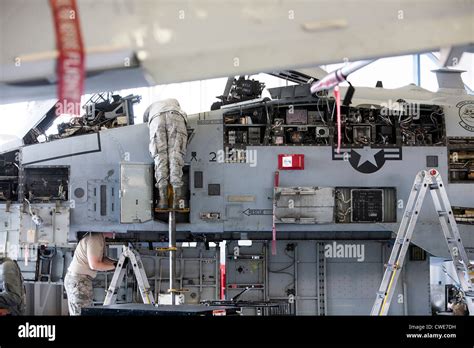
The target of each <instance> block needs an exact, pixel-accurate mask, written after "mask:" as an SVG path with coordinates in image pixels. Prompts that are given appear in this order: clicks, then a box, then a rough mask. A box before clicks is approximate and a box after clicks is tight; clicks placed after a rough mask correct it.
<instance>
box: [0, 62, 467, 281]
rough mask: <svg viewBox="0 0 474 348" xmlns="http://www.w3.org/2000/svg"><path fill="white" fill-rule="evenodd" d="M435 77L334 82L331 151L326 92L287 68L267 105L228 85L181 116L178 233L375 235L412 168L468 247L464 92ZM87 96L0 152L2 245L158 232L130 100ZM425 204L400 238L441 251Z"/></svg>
mask: <svg viewBox="0 0 474 348" xmlns="http://www.w3.org/2000/svg"><path fill="white" fill-rule="evenodd" d="M436 74H438V77H439V81H440V89H439V91H437V92H430V91H427V90H424V89H422V88H420V87H418V86H415V85H409V86H406V87H402V88H397V89H384V88H382V87H374V88H358V87H357V88H355V90H352V91H348V89H347V88H341V95H342V97H343V101H342V102H341V103H342V105H341V144H340V149H339V151H338V148H337V147H338V146H337V126H336V120H335V108H336V103H335V100H334V98H333V97H332V95H331V94H329V93H327V92H318V93H317V94H312V93H311V92H310V84H308V83H304V81H307V80H309V77H308V76H306V75H304V74H299V73H297V72H286V73H285V76H286V78H288V76H291V79H292V80H293V81H294V82H297V83H296V84H295V85H291V86H287V87H279V88H273V89H270V90H269V91H270V94H271V96H272V98H271V99H269V98H265V99H263V98H261V92H262V89H263V88H264V85H263V84H261V83H260V82H258V81H255V80H250V79H246V78H244V77H240V78H238V79H235V80H234V79H233V78H231V79H229V86H230V89H228V90H227V93H225V94H224V95H223V96H222V97H221V102H218V103H215V104H214V105H213V106H212V109H214V110H212V111H209V112H203V113H199V114H195V115H189V122H188V127H189V141H188V148H187V155H186V166H185V170H184V173H185V174H184V175H185V186H186V187H187V199H188V201H189V211H185V212H179V213H177V240H178V241H185V242H192V241H198V242H202V241H205V242H211V241H214V242H219V241H222V240H228V241H231V240H238V239H251V240H256V241H257V240H267V241H269V240H270V239H272V238H275V239H276V240H277V241H282V242H283V241H284V242H285V243H287V242H288V241H296V240H339V239H344V240H346V241H347V240H352V241H354V240H388V239H390V238H391V235H392V232H396V230H397V227H398V223H399V222H400V219H401V216H402V213H403V211H404V209H405V203H406V201H407V199H408V195H409V192H410V189H411V185H412V181H413V178H414V177H415V175H416V173H417V172H418V171H420V170H422V169H424V168H436V169H437V170H438V171H439V172H440V173H441V175H442V177H443V180H444V181H445V182H446V184H447V185H446V186H447V191H448V195H449V196H450V200H451V203H452V204H453V205H454V206H455V211H454V212H455V216H456V218H457V220H458V222H459V224H460V230H461V235H462V238H463V243H464V245H465V247H467V248H469V247H472V246H474V239H473V236H472V233H471V232H472V229H473V226H472V224H473V219H472V207H473V206H474V202H473V194H472V193H471V191H472V187H473V186H472V185H473V183H474V164H473V163H474V162H473V161H472V160H473V158H474V138H473V132H474V128H473V127H474V117H473V107H474V98H473V97H472V96H470V95H468V94H467V93H466V92H465V90H464V86H463V85H462V84H459V83H458V84H457V85H456V84H455V83H454V82H455V81H457V82H459V81H461V80H460V78H459V74H460V72H456V71H453V70H447V69H440V70H438V71H437V72H436ZM446 79H448V80H449V81H450V83H449V84H448V88H444V86H443V85H442V81H443V80H446ZM454 92H455V93H454ZM100 98H102V99H100ZM100 98H99V97H97V100H91V101H90V102H89V103H88V104H87V106H86V108H85V109H86V114H85V115H84V116H82V117H80V118H76V119H73V120H72V121H71V122H69V123H65V124H60V125H59V126H58V134H56V135H52V136H50V137H49V141H47V142H43V143H38V142H37V140H36V139H37V136H38V135H40V134H42V133H44V132H45V130H46V129H47V128H49V127H50V125H51V123H52V122H53V120H54V108H53V109H51V111H50V112H49V113H48V114H46V115H45V117H44V118H43V119H42V121H41V122H39V123H38V124H37V125H36V126H35V127H34V128H33V129H32V130H31V131H30V132H29V133H28V134H27V135H26V136H25V138H24V141H25V142H26V145H25V146H22V147H20V148H18V149H13V150H12V151H9V152H5V153H3V154H2V160H3V161H2V164H3V165H2V167H1V170H2V180H1V182H0V184H1V193H0V198H1V200H2V203H1V206H2V209H1V210H0V216H1V217H2V220H3V221H4V222H5V226H6V230H7V232H8V233H7V234H8V238H7V239H8V240H10V241H11V242H13V240H14V238H19V241H20V244H21V245H28V244H31V245H38V244H39V245H47V246H49V247H51V246H55V247H56V248H68V247H70V246H71V244H70V243H73V242H74V241H75V240H76V238H77V234H78V233H80V232H90V231H92V232H94V231H95V232H100V231H102V232H105V231H107V232H116V233H117V234H118V239H120V240H133V241H147V242H160V241H165V240H166V238H167V236H168V224H167V218H168V216H167V214H164V213H163V212H160V210H159V209H156V208H157V201H158V197H157V190H156V189H155V187H154V175H153V170H154V167H153V161H152V158H151V156H150V154H149V152H148V144H149V136H148V126H147V124H146V123H145V124H143V123H142V124H136V125H134V124H133V117H134V115H133V104H134V103H136V102H139V101H140V98H139V97H137V96H128V97H124V98H122V97H119V96H115V97H114V98H113V99H110V100H109V99H107V98H106V97H104V95H102V96H101V97H100ZM276 173H277V174H276ZM276 175H277V176H278V180H277V182H276V181H275V176H276ZM427 207H428V208H426V207H425V208H423V210H422V213H421V215H420V218H419V223H418V225H417V230H416V234H415V235H414V239H413V242H414V244H415V245H417V246H418V247H420V248H421V249H423V250H424V251H425V252H427V253H429V254H430V255H432V256H440V257H446V256H447V248H446V245H445V243H444V241H443V239H442V234H441V230H440V228H439V225H438V217H437V215H436V214H435V212H434V210H433V209H431V207H430V206H429V205H427ZM470 207H471V208H470ZM2 227H3V226H2ZM273 227H275V231H276V233H275V234H276V235H275V236H272V228H273ZM15 236H16V237H15ZM25 243H26V244H25ZM24 248H26V247H24ZM25 251H26V249H22V252H23V253H24V252H25ZM313 276H314V275H313Z"/></svg>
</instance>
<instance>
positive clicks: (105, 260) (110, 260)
mask: <svg viewBox="0 0 474 348" xmlns="http://www.w3.org/2000/svg"><path fill="white" fill-rule="evenodd" d="M102 261H104V262H105V263H108V264H111V265H114V266H115V264H116V263H117V260H114V259H111V258H110V257H108V256H104V258H103V260H102Z"/></svg>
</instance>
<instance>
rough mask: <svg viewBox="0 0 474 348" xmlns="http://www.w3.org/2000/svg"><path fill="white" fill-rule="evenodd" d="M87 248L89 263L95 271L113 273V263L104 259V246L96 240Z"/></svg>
mask: <svg viewBox="0 0 474 348" xmlns="http://www.w3.org/2000/svg"><path fill="white" fill-rule="evenodd" d="M89 243H90V244H88V248H87V262H88V263H89V267H90V268H91V269H93V270H94V271H111V270H113V269H114V268H115V266H114V265H113V263H112V262H109V261H107V259H106V258H105V257H104V250H103V245H100V243H98V242H97V241H96V240H95V241H94V240H91V241H90V242H89Z"/></svg>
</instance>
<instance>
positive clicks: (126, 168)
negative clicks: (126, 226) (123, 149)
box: [120, 163, 153, 223]
mask: <svg viewBox="0 0 474 348" xmlns="http://www.w3.org/2000/svg"><path fill="white" fill-rule="evenodd" d="M152 178H153V172H152V166H151V165H149V164H141V163H121V164H120V222H122V223H137V222H138V223H140V222H145V221H149V220H151V219H152V216H153V212H152V207H153V179H152Z"/></svg>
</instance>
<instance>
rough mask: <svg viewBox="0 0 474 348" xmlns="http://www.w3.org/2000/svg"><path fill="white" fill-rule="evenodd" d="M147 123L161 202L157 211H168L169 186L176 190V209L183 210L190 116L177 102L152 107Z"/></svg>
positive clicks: (157, 103)
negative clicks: (184, 169)
mask: <svg viewBox="0 0 474 348" xmlns="http://www.w3.org/2000/svg"><path fill="white" fill-rule="evenodd" d="M144 121H145V122H148V127H149V130H150V147H149V150H150V154H151V156H152V157H153V159H154V162H155V178H156V183H157V184H156V185H157V187H158V191H159V195H160V199H159V202H158V207H159V208H160V209H167V208H168V184H169V183H171V185H172V186H173V192H174V199H173V208H174V209H177V208H184V207H185V197H184V189H183V185H184V183H183V166H184V157H185V155H186V146H187V141H188V133H187V128H186V126H187V115H186V113H185V112H184V111H183V110H181V107H180V106H179V103H178V101H177V100H176V99H165V100H161V101H158V102H155V103H153V104H151V105H150V106H149V107H148V109H147V110H146V111H145V115H144Z"/></svg>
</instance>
